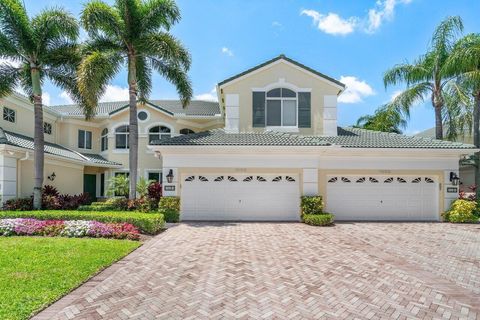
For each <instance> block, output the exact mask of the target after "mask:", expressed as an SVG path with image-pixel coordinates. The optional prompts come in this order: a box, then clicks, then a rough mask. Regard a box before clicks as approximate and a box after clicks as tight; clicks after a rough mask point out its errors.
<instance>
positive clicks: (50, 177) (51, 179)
mask: <svg viewBox="0 0 480 320" xmlns="http://www.w3.org/2000/svg"><path fill="white" fill-rule="evenodd" d="M56 176H57V175H56V174H55V172H53V173H52V174H51V175H49V176H48V177H47V179H48V180H50V181H53V180H55V177H56Z"/></svg>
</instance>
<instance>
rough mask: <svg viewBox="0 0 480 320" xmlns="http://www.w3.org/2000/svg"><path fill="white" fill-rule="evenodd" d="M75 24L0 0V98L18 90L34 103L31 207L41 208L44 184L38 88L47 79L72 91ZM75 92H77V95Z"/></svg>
mask: <svg viewBox="0 0 480 320" xmlns="http://www.w3.org/2000/svg"><path fill="white" fill-rule="evenodd" d="M78 31H79V27H78V23H77V21H76V20H75V18H74V17H73V16H72V15H71V14H70V13H68V12H66V11H65V10H63V9H61V8H52V9H47V10H44V11H42V12H41V13H39V14H38V15H36V16H35V17H32V18H30V17H29V16H28V15H27V12H26V9H25V7H24V6H23V5H22V4H21V2H20V1H19V0H0V58H3V59H5V60H6V61H9V62H3V63H0V96H5V95H8V94H10V93H12V92H13V91H14V90H15V89H16V88H17V87H20V88H22V89H23V91H24V92H25V93H26V94H27V95H29V97H30V99H31V100H32V101H33V104H34V117H35V133H34V167H35V184H34V190H33V205H34V208H35V209H40V207H41V202H42V195H41V189H42V185H43V163H44V149H43V148H44V136H43V108H42V105H43V103H42V84H43V83H44V81H45V80H46V79H49V80H51V81H52V82H53V83H54V84H56V85H58V86H59V87H61V88H63V89H66V90H67V91H69V92H72V93H74V96H75V97H78V95H75V92H74V91H75V83H76V82H75V62H76V61H77V50H76V39H77V37H78ZM77 93H78V92H77Z"/></svg>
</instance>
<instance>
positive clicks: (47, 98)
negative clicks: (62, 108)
mask: <svg viewBox="0 0 480 320" xmlns="http://www.w3.org/2000/svg"><path fill="white" fill-rule="evenodd" d="M42 103H43V104H44V105H46V106H49V105H50V94H49V93H48V92H44V93H42Z"/></svg>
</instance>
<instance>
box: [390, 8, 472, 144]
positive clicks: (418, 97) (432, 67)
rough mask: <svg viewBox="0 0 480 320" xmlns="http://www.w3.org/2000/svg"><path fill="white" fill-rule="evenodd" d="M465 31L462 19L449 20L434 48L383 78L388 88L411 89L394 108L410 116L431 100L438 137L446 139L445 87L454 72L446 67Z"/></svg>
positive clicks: (437, 32)
mask: <svg viewBox="0 0 480 320" xmlns="http://www.w3.org/2000/svg"><path fill="white" fill-rule="evenodd" d="M462 31H463V23H462V20H461V18H460V17H457V16H455V17H448V18H446V19H445V20H444V21H442V22H441V23H440V25H439V26H438V27H437V28H436V29H435V31H434V33H433V37H432V41H431V46H430V49H429V50H428V52H427V53H426V54H425V55H422V56H420V57H419V58H417V59H416V60H415V61H414V62H413V63H408V62H407V63H402V64H398V65H396V66H394V67H393V68H392V69H390V70H387V71H386V72H385V74H384V76H383V82H384V85H385V88H387V87H388V86H390V85H397V84H399V83H406V84H407V88H406V89H405V90H404V91H403V92H402V93H400V94H399V95H398V96H397V97H396V98H395V99H394V100H393V101H392V102H391V105H392V106H394V107H396V108H398V109H399V110H401V111H402V112H404V113H406V114H408V113H409V111H410V108H411V107H412V106H413V105H415V104H416V103H418V102H424V101H425V100H426V99H431V103H432V106H433V108H434V110H435V137H436V138H437V139H443V121H442V115H443V109H444V106H445V99H444V88H445V85H446V84H447V83H448V82H449V81H450V80H451V79H452V77H453V75H452V70H451V69H450V68H446V67H445V64H446V61H447V59H448V57H449V56H450V55H451V53H452V50H453V47H454V45H455V41H456V39H457V36H458V35H459V34H460V33H461V32H462Z"/></svg>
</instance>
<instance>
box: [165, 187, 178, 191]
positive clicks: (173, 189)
mask: <svg viewBox="0 0 480 320" xmlns="http://www.w3.org/2000/svg"><path fill="white" fill-rule="evenodd" d="M163 190H165V191H175V186H164V187H163Z"/></svg>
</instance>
